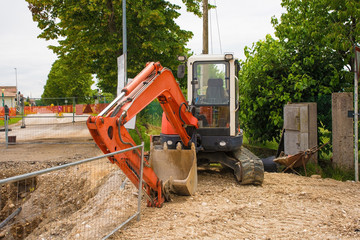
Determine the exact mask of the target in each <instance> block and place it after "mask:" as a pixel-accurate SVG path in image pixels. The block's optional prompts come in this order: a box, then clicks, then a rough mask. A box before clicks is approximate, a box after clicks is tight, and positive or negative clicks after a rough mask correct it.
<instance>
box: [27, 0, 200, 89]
mask: <svg viewBox="0 0 360 240" xmlns="http://www.w3.org/2000/svg"><path fill="white" fill-rule="evenodd" d="M27 2H28V3H29V9H30V10H31V12H32V15H33V20H34V21H36V22H37V23H38V27H39V28H40V29H41V30H42V32H41V34H40V35H39V37H40V38H44V39H58V43H59V45H58V46H50V48H51V49H52V50H53V51H54V53H56V54H58V55H59V56H60V57H63V56H69V57H71V59H72V63H73V65H74V66H76V65H81V66H84V68H83V69H84V70H86V72H87V73H91V74H95V75H96V77H97V78H98V80H99V81H98V86H99V87H100V88H101V89H102V90H103V91H104V92H109V93H113V94H115V92H116V85H117V57H118V56H120V55H121V54H122V52H123V51H122V50H123V46H122V4H120V2H119V1H112V0H105V1H104V0H91V1H90V0H83V1H62V0H27ZM183 2H184V3H185V4H186V6H187V9H188V10H189V11H192V12H194V13H195V14H197V15H199V14H200V11H199V3H200V2H201V1H200V0H183ZM177 10H179V6H177V5H175V4H171V3H170V2H169V1H165V0H154V1H145V0H140V1H139V0H128V1H127V13H126V14H127V33H128V34H127V35H128V37H127V41H128V55H127V64H128V77H129V78H133V77H135V76H136V75H137V74H138V73H139V72H140V71H141V70H142V69H143V68H144V67H145V64H146V63H147V62H149V61H160V62H162V64H163V65H164V66H166V67H169V68H170V69H176V67H177V64H178V62H177V60H176V56H177V55H184V54H185V53H186V52H187V49H186V48H185V45H186V42H187V41H188V40H189V39H190V38H191V37H192V35H193V34H192V33H191V32H189V31H184V30H181V29H180V27H179V26H178V25H177V24H176V23H175V21H174V19H176V18H177V17H179V15H180V14H179V13H178V12H177Z"/></svg>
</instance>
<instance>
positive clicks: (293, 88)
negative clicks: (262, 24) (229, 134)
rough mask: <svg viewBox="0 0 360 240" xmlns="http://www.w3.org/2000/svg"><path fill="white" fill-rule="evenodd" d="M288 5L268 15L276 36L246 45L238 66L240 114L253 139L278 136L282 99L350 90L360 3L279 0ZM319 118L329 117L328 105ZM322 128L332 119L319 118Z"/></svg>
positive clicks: (316, 98) (302, 99) (297, 99)
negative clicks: (275, 15)
mask: <svg viewBox="0 0 360 240" xmlns="http://www.w3.org/2000/svg"><path fill="white" fill-rule="evenodd" d="M282 6H283V7H284V8H285V9H286V10H287V12H286V13H284V14H282V16H281V20H279V19H276V18H273V19H272V23H273V26H274V27H275V30H276V31H275V36H276V37H277V38H278V40H275V39H274V38H272V37H271V36H267V37H266V40H264V41H259V42H257V43H255V44H254V45H253V47H252V49H251V48H246V49H245V53H246V56H247V59H246V61H244V62H243V67H242V70H241V72H240V79H241V82H242V86H241V89H240V91H241V93H242V97H241V98H242V101H243V102H242V104H243V105H242V110H241V117H240V118H241V120H242V122H243V125H244V126H243V127H244V128H245V130H246V133H247V135H248V136H249V137H250V138H251V139H252V140H255V141H267V140H269V141H271V140H273V139H274V138H275V139H278V137H279V132H280V130H281V128H282V125H283V122H282V116H283V112H282V111H283V106H284V104H286V103H287V102H306V101H318V102H319V103H321V104H322V103H324V101H323V100H322V96H324V95H326V94H330V93H332V92H339V91H346V90H347V91H351V90H352V79H353V73H352V72H351V71H352V66H353V51H352V49H353V44H354V43H356V42H359V40H360V39H359V38H360V31H359V30H360V29H359V28H360V25H359V24H358V23H357V22H358V20H359V19H360V16H359V13H360V11H359V10H360V3H359V2H358V1H347V0H341V1H335V0H319V1H310V0H305V1H304V0H283V1H282ZM319 110H320V119H321V120H323V121H325V120H326V119H330V118H329V114H330V112H329V111H326V112H321V111H323V110H324V109H322V108H321V107H320V108H319ZM321 124H323V125H325V127H326V128H327V129H329V128H331V122H330V121H327V122H322V123H321Z"/></svg>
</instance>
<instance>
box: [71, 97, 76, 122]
mask: <svg viewBox="0 0 360 240" xmlns="http://www.w3.org/2000/svg"><path fill="white" fill-rule="evenodd" d="M75 107H76V104H75V97H73V121H72V122H73V123H74V122H75Z"/></svg>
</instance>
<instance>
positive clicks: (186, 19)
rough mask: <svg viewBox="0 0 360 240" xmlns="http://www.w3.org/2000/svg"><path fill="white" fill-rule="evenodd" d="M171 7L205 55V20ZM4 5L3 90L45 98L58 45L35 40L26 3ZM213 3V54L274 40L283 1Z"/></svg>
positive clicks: (0, 25)
mask: <svg viewBox="0 0 360 240" xmlns="http://www.w3.org/2000/svg"><path fill="white" fill-rule="evenodd" d="M170 2H172V3H176V4H177V5H180V6H182V9H181V11H180V12H181V16H180V17H179V18H178V19H177V20H176V22H177V24H178V25H179V26H180V27H181V28H182V29H185V30H188V31H192V32H193V33H194V37H193V38H192V39H191V40H190V41H189V43H188V45H187V47H188V48H190V49H191V51H193V52H194V54H201V52H202V19H200V18H198V17H196V16H194V15H193V14H192V13H187V12H186V10H185V8H184V5H183V4H182V2H181V0H170ZM1 3H2V4H1V8H0V86H15V85H16V82H17V87H18V90H19V91H20V92H21V93H23V94H24V96H29V97H35V98H37V97H41V94H42V92H43V90H44V85H45V84H46V80H47V76H48V74H49V72H50V69H51V66H52V64H53V63H54V61H55V60H56V59H57V57H56V55H55V54H53V53H52V51H51V50H49V49H48V47H47V46H49V45H54V44H56V42H55V41H45V40H44V39H40V38H37V36H38V35H39V34H40V33H41V31H40V30H39V29H38V28H37V23H35V22H33V21H32V16H31V13H30V11H29V10H28V7H27V6H28V4H27V2H25V1H24V0H1ZM209 3H211V4H213V5H214V4H215V3H216V4H215V5H217V10H216V12H215V10H211V11H210V13H209V25H210V26H211V30H210V29H209V53H213V54H220V53H225V52H226V53H229V52H231V53H234V55H235V57H236V58H238V59H244V58H245V57H244V47H245V46H249V47H251V46H252V44H253V43H254V42H257V41H259V40H261V39H265V36H266V34H272V35H273V33H274V29H273V27H272V25H271V22H270V21H271V17H272V16H276V17H277V18H279V17H280V16H281V13H283V12H284V9H283V8H282V7H281V5H280V4H281V0H251V1H249V0H209ZM218 26H219V28H218ZM209 28H210V27H209ZM218 30H219V31H218ZM128 37H129V36H128ZM219 39H220V41H219ZM220 43H221V47H222V48H221V50H222V52H221V51H220ZM128 50H129V51H131V49H128ZM174 57H176V56H174Z"/></svg>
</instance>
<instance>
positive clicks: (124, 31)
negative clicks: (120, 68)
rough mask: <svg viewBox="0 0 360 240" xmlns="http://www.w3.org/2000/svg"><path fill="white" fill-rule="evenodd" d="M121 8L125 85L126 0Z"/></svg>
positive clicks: (125, 80)
mask: <svg viewBox="0 0 360 240" xmlns="http://www.w3.org/2000/svg"><path fill="white" fill-rule="evenodd" d="M122 10H123V19H122V20H123V21H122V22H123V55H124V86H126V85H127V82H128V81H127V41H126V0H122Z"/></svg>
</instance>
